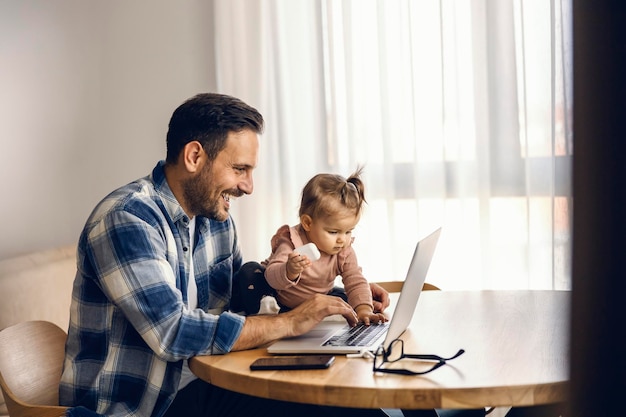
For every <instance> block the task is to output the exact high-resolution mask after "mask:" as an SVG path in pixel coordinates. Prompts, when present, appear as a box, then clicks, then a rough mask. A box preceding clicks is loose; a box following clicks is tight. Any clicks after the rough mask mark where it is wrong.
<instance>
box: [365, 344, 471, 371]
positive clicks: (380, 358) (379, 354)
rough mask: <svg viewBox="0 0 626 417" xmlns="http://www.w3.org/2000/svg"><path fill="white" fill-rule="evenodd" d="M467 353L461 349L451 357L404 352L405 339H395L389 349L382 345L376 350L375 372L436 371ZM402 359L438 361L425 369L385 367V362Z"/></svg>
mask: <svg viewBox="0 0 626 417" xmlns="http://www.w3.org/2000/svg"><path fill="white" fill-rule="evenodd" d="M464 353H465V350H463V349H459V351H458V352H457V353H456V354H454V355H453V356H451V357H449V358H443V357H441V356H439V355H413V354H408V353H404V341H403V340H402V339H395V340H394V341H392V342H391V343H390V344H389V349H387V350H385V348H384V347H383V346H380V347H379V348H378V349H377V350H376V355H375V356H374V372H384V373H388V374H399V375H424V374H427V373H429V372H432V371H434V370H435V369H437V368H440V367H442V366H443V365H445V364H446V362H447V361H451V360H452V359H455V358H458V357H459V356H461V355H462V354H464ZM401 359H422V360H427V361H436V363H435V364H434V365H433V366H432V367H430V368H429V369H427V370H425V371H411V370H409V369H398V368H383V367H382V366H383V365H384V364H385V363H393V362H398V361H399V360H401Z"/></svg>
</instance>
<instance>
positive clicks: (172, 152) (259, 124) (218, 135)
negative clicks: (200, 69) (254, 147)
mask: <svg viewBox="0 0 626 417" xmlns="http://www.w3.org/2000/svg"><path fill="white" fill-rule="evenodd" d="M263 123H264V122H263V116H261V114H260V113H259V112H258V111H257V110H256V109H255V108H253V107H251V106H249V105H247V104H246V103H244V102H243V101H241V100H239V99H238V98H235V97H231V96H227V95H224V94H215V93H203V94H198V95H196V96H194V97H192V98H190V99H189V100H187V101H185V102H184V103H183V104H181V105H180V106H179V107H178V108H177V109H176V110H174V113H173V114H172V118H171V119H170V124H169V129H168V131H167V156H166V162H167V163H168V164H174V163H176V161H177V160H178V156H179V155H180V152H181V151H182V149H183V148H184V147H185V145H186V144H188V143H189V142H191V141H194V140H197V141H198V142H200V143H201V144H202V147H203V148H204V151H205V152H206V153H207V155H208V157H209V160H211V161H212V160H214V159H215V158H216V157H217V154H218V153H219V152H220V151H221V150H222V149H224V147H225V146H226V139H227V138H228V134H229V133H230V132H240V131H242V130H245V129H250V130H252V131H253V132H255V133H259V134H260V133H262V132H263Z"/></svg>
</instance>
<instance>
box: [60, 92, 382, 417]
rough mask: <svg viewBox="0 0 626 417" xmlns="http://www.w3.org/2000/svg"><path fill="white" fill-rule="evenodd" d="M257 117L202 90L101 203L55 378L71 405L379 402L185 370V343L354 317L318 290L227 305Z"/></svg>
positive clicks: (221, 342)
mask: <svg viewBox="0 0 626 417" xmlns="http://www.w3.org/2000/svg"><path fill="white" fill-rule="evenodd" d="M263 123H264V122H263V118H262V116H261V115H260V114H259V113H258V112H257V111H256V110H255V109H254V108H252V107H250V106H248V105H247V104H245V103H243V102H242V101H240V100H238V99H236V98H233V97H229V96H225V95H219V94H200V95H197V96H195V97H193V98H191V99H189V100H187V101H186V102H185V103H183V104H182V105H181V106H180V107H178V108H177V109H176V110H175V111H174V113H173V115H172V118H171V120H170V124H169V130H168V133H167V155H166V160H165V161H160V162H159V163H158V164H157V165H156V167H155V168H154V170H153V171H152V174H151V175H149V176H147V177H145V178H142V179H139V180H137V181H134V182H132V183H130V184H128V185H126V186H123V187H121V188H119V189H118V190H116V191H114V192H112V193H111V194H109V195H108V196H107V197H105V198H104V199H103V200H102V201H101V202H100V203H99V204H98V205H97V206H96V208H95V209H94V211H93V212H92V214H91V215H90V217H89V219H88V220H87V223H86V225H85V228H84V229H83V232H82V233H81V236H80V239H79V243H78V259H77V268H78V270H77V274H76V278H75V281H74V288H73V294H72V305H71V314H70V325H69V329H68V338H67V343H66V358H65V363H64V369H63V374H62V377H61V385H60V391H59V400H60V403H61V404H62V405H65V406H69V407H71V408H70V411H69V413H68V415H70V416H94V415H107V416H159V417H160V416H185V417H192V416H196V415H198V416H200V415H216V416H228V415H232V416H238V415H255V416H264V415H268V416H269V415H272V416H276V415H295V414H299V415H321V414H322V413H325V414H329V415H333V414H335V413H337V414H341V415H344V416H348V415H372V416H373V415H384V414H382V412H381V411H379V410H352V409H337V410H335V409H332V408H330V407H316V406H308V405H301V404H292V403H287V402H279V401H272V400H265V399H260V398H255V397H249V396H245V395H241V394H237V393H233V392H230V391H226V390H222V389H219V388H217V387H214V386H211V385H210V384H208V383H205V382H203V381H201V380H198V379H197V378H195V376H194V375H193V374H192V373H191V372H190V371H189V368H188V366H187V360H188V359H189V358H191V357H193V356H196V355H211V354H223V353H227V352H230V351H235V350H242V349H249V348H253V347H257V346H259V345H261V344H264V343H267V342H270V341H273V340H276V339H279V338H282V337H288V336H295V335H299V334H302V333H305V332H306V331H308V330H309V329H311V328H312V327H313V326H314V325H316V324H317V323H318V322H320V321H321V320H322V319H323V318H324V317H326V316H329V315H333V314H341V315H343V316H344V317H345V318H346V320H347V321H348V323H350V324H351V325H354V324H355V323H356V321H357V319H356V315H355V313H354V311H353V310H352V308H351V307H350V306H349V305H348V304H347V303H345V302H344V301H343V300H341V299H340V298H338V297H332V296H323V295H320V296H316V297H315V298H313V299H312V300H310V301H308V302H306V303H304V304H302V305H301V306H300V307H298V308H296V309H294V310H292V311H291V312H289V313H284V314H280V315H276V316H271V317H268V316H263V317H243V316H240V315H237V314H234V313H231V312H229V311H228V310H229V303H230V297H231V291H232V276H233V274H234V273H235V272H236V271H237V270H238V269H239V267H240V266H241V263H242V256H241V253H240V250H239V245H238V241H237V239H238V238H237V234H236V230H235V225H234V223H233V220H232V218H231V217H230V215H229V209H230V205H231V199H232V198H236V197H240V196H242V195H244V194H250V193H252V190H253V181H252V171H253V169H254V168H255V167H256V164H257V159H258V151H259V137H258V136H259V134H260V133H261V132H262V130H263ZM373 291H374V297H375V298H378V299H379V300H381V301H382V303H383V308H384V307H385V306H386V305H387V304H388V297H387V294H386V293H385V292H384V290H382V289H381V288H380V287H373Z"/></svg>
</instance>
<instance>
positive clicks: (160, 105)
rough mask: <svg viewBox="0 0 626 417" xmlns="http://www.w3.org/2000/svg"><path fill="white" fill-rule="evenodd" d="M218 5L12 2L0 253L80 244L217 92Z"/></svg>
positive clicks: (6, 47)
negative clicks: (86, 229) (94, 219)
mask: <svg viewBox="0 0 626 417" xmlns="http://www.w3.org/2000/svg"><path fill="white" fill-rule="evenodd" d="M211 8H212V1H207V0H178V1H176V2H173V1H168V0H156V1H155V0H133V1H126V0H107V1H97V0H55V1H48V0H0V178H1V181H0V196H1V197H0V199H1V200H0V259H4V258H7V257H10V256H14V255H17V254H21V253H25V252H28V251H32V250H39V249H45V248H49V247H53V246H57V245H62V244H70V243H75V242H76V240H77V238H78V235H79V233H80V231H81V229H82V226H83V224H84V222H85V220H86V218H87V216H88V215H89V212H90V211H91V209H92V208H93V206H94V205H95V204H96V203H97V202H98V201H99V200H100V199H101V198H102V197H103V196H104V195H106V194H107V193H108V192H110V191H112V190H113V189H114V188H116V187H117V186H119V185H123V184H125V183H127V182H129V181H132V180H134V179H136V178H138V177H141V176H144V175H146V174H148V173H149V172H150V171H151V169H152V168H153V166H154V164H155V163H156V161H157V160H159V159H163V158H164V156H165V134H166V132H167V123H168V121H169V117H170V115H171V113H172V111H173V110H174V109H175V108H176V107H177V106H178V105H179V104H180V103H181V102H182V101H184V100H185V99H186V98H188V97H190V96H192V95H194V94H196V93H197V92H201V91H210V90H214V89H215V71H214V65H213V49H212V42H211V39H212V32H213V25H212V17H211Z"/></svg>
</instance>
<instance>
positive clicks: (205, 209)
mask: <svg viewBox="0 0 626 417" xmlns="http://www.w3.org/2000/svg"><path fill="white" fill-rule="evenodd" d="M210 171H211V164H208V163H207V164H205V165H204V167H203V168H202V172H200V174H198V175H196V176H195V177H191V178H189V179H188V180H186V181H185V182H183V184H182V186H183V196H184V198H185V202H186V203H187V208H188V210H190V211H191V212H192V213H194V215H199V216H203V217H207V218H209V219H214V220H218V221H221V222H222V221H224V220H226V219H227V218H228V211H227V210H226V208H225V207H224V206H223V203H222V200H223V198H222V194H221V193H217V191H216V190H212V189H211V181H210V178H211V174H210Z"/></svg>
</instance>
